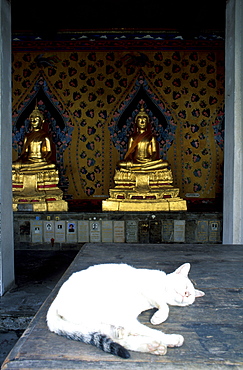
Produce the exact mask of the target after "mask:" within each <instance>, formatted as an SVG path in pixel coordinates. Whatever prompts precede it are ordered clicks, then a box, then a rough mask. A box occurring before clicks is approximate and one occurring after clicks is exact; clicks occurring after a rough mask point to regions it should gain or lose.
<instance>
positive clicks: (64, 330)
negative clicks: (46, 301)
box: [46, 306, 130, 358]
mask: <svg viewBox="0 0 243 370" xmlns="http://www.w3.org/2000/svg"><path fill="white" fill-rule="evenodd" d="M46 319H47V326H48V328H49V329H50V331H52V332H54V333H56V334H59V335H62V336H65V337H66V338H69V339H73V340H78V341H81V342H84V343H87V344H92V345H93V346H95V347H97V348H100V349H101V350H102V351H104V352H107V353H111V354H112V355H115V356H119V357H121V358H129V357H130V353H129V351H128V350H127V349H126V348H124V347H123V346H121V345H120V344H119V343H116V342H114V340H112V339H111V338H110V337H109V336H108V335H106V334H102V333H100V332H90V331H89V330H85V328H84V327H83V326H82V327H80V329H79V325H77V324H72V323H70V322H68V321H66V320H65V319H63V318H62V317H61V316H60V315H59V314H58V312H57V310H56V309H55V308H54V307H53V306H51V307H50V308H49V310H48V313H47V317H46Z"/></svg>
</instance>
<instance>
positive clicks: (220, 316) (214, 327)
mask: <svg viewBox="0 0 243 370" xmlns="http://www.w3.org/2000/svg"><path fill="white" fill-rule="evenodd" d="M67 256H68V253H67V252H66V257H67ZM64 257H65V255H64ZM68 258H69V262H70V259H71V257H70V256H68ZM66 259H67V258H66ZM242 261H243V246H239V245H193V244H191V245H188V244H167V245H166V244H164V245H163V244H162V245H161V244H127V243H123V244H119V243H118V244H109V243H101V244H98V243H87V244H85V245H84V246H83V247H82V248H81V250H80V252H79V253H78V255H77V256H76V258H75V259H74V261H73V263H72V264H71V265H70V267H69V268H68V270H67V271H66V272H65V274H64V275H63V276H62V278H61V280H60V281H59V282H58V284H57V286H56V287H55V288H54V289H53V290H52V287H53V285H54V279H52V278H51V275H49V276H48V274H47V277H46V279H44V275H43V272H42V270H44V266H42V267H41V268H40V270H39V274H37V276H38V277H39V278H38V279H37V280H36V281H38V282H39V284H41V285H44V286H45V287H46V288H47V290H48V289H50V290H52V292H51V294H50V295H49V296H48V298H47V300H46V301H45V303H44V305H42V307H41V308H40V310H39V311H38V313H37V315H36V316H35V318H34V320H33V321H32V322H31V323H30V325H29V327H28V330H27V331H26V332H25V334H24V335H23V336H22V337H21V338H20V340H19V341H18V342H17V343H16V345H15V346H14V348H13V350H12V351H11V353H10V354H9V356H8V357H7V359H6V361H5V365H3V369H27V368H28V369H37V368H38V369H40V368H41V369H52V370H53V369H56V370H60V369H79V370H80V369H92V370H94V369H96V370H98V369H110V370H111V369H114V370H115V369H116V370H117V369H119V370H121V369H124V370H126V369H127V368H131V369H146V370H147V369H150V370H152V369H156V370H157V369H161V368H163V369H167V370H174V369H177V370H186V369H187V370H204V369H210V370H212V369H213V370H222V369H231V370H232V369H237V370H239V369H243V341H242V333H243V326H242V320H243V304H242V302H243V295H242V291H243V289H242V287H243V270H242ZM66 262H68V261H66ZM105 262H113V263H114V262H116V263H119V262H120V263H129V264H132V265H134V266H135V267H143V268H144V267H146V268H156V269H163V270H164V271H165V272H171V271H173V270H174V269H175V268H176V267H178V266H179V265H180V264H182V263H184V262H190V263H191V271H190V278H191V279H192V281H193V283H194V284H195V285H196V287H197V288H198V289H201V290H203V291H204V292H205V293H206V294H205V297H202V298H200V299H198V300H197V301H196V302H195V303H194V304H193V305H191V306H188V307H184V308H183V309H182V308H180V307H179V308H178V307H171V309H170V316H169V319H168V320H167V321H166V322H165V323H163V324H162V325H161V330H164V331H165V332H168V333H171V332H174V333H180V334H182V335H183V336H184V337H185V343H184V344H183V346H182V347H180V348H169V349H168V352H167V354H166V356H154V355H151V354H145V353H143V354H142V353H138V352H132V353H131V358H130V359H126V360H122V359H120V358H117V357H116V356H111V355H109V354H106V353H104V352H102V351H100V350H98V349H97V348H95V347H93V346H91V345H86V344H84V343H80V342H76V341H67V339H66V338H64V337H60V336H57V335H55V334H53V333H51V332H50V331H48V329H47V327H46V321H45V318H46V312H47V309H48V307H49V305H50V303H51V301H52V299H53V298H54V297H55V295H56V293H57V291H58V288H59V287H60V285H61V284H62V283H63V281H65V280H66V279H67V278H68V276H70V274H71V273H73V272H74V271H78V270H80V269H84V268H87V267H88V266H90V265H92V264H96V263H105ZM45 264H46V265H48V266H49V268H50V267H51V273H53V271H54V269H55V266H58V265H59V264H60V262H59V263H58V260H57V259H55V257H52V258H50V260H48V257H47V259H46V262H45V263H44V265H45ZM56 264H57V265H56ZM63 267H64V266H63ZM58 270H59V269H58ZM59 272H60V271H59ZM34 275H35V274H34ZM54 276H55V277H56V276H57V270H56V274H54ZM44 281H45V283H44ZM26 290H27V287H26ZM47 290H45V294H46V293H47ZM13 293H14V292H13ZM11 294H12V293H10V295H11ZM33 295H36V298H37V290H36V291H34V292H33ZM43 296H44V295H42V298H43ZM6 297H7V296H6ZM32 298H34V297H32ZM32 302H33V301H32ZM17 304H18V306H19V305H21V303H20V302H19V301H18V302H17ZM37 305H38V303H37ZM6 307H7V306H6ZM30 308H32V306H31V307H30ZM150 311H151V310H149V311H147V312H146V313H143V314H142V315H141V317H140V319H141V321H142V322H143V323H145V324H146V325H151V324H150V323H149V318H150V316H149V315H150V314H151V312H150ZM179 311H180V312H179ZM157 329H160V327H157Z"/></svg>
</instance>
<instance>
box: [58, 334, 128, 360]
mask: <svg viewBox="0 0 243 370" xmlns="http://www.w3.org/2000/svg"><path fill="white" fill-rule="evenodd" d="M58 334H60V335H64V336H65V337H67V338H69V339H73V340H79V341H81V342H84V343H87V344H92V345H93V346H95V347H97V348H99V349H101V350H102V351H104V352H107V353H111V354H112V355H115V356H119V357H121V358H129V357H130V353H129V351H128V350H127V349H126V348H124V347H123V346H121V345H120V344H119V343H116V342H114V341H113V340H112V339H111V338H109V337H108V336H107V335H105V334H101V333H98V332H96V333H89V334H88V335H79V334H77V333H73V334H70V333H69V334H67V333H64V332H60V333H58Z"/></svg>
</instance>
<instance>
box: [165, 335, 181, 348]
mask: <svg viewBox="0 0 243 370" xmlns="http://www.w3.org/2000/svg"><path fill="white" fill-rule="evenodd" d="M183 343H184V338H183V336H182V335H180V334H166V344H167V346H168V347H180V346H182V344H183Z"/></svg>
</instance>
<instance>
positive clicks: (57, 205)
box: [12, 107, 67, 211]
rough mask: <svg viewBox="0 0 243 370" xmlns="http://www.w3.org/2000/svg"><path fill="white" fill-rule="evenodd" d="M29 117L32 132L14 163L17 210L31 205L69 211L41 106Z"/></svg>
mask: <svg viewBox="0 0 243 370" xmlns="http://www.w3.org/2000/svg"><path fill="white" fill-rule="evenodd" d="M29 120H30V132H29V133H27V134H26V135H25V138H24V144H23V149H22V152H21V155H20V157H19V158H18V159H17V160H16V161H14V162H13V164H12V182H13V210H14V211H17V210H18V208H19V207H18V205H20V204H21V205H22V208H23V206H24V205H26V204H27V205H30V204H31V206H30V207H29V209H32V210H33V211H66V210H67V203H66V202H65V201H64V200H63V199H62V197H63V193H62V191H61V189H59V188H58V182H59V175H58V171H57V169H56V165H55V163H53V162H52V161H51V159H50V158H51V155H52V149H51V139H50V136H49V135H48V134H47V133H46V132H45V130H43V128H42V127H43V123H44V122H45V120H44V117H43V114H42V112H41V111H40V110H39V109H38V107H35V109H34V110H33V112H32V113H31V114H30V117H29ZM20 208H21V207H20Z"/></svg>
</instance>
